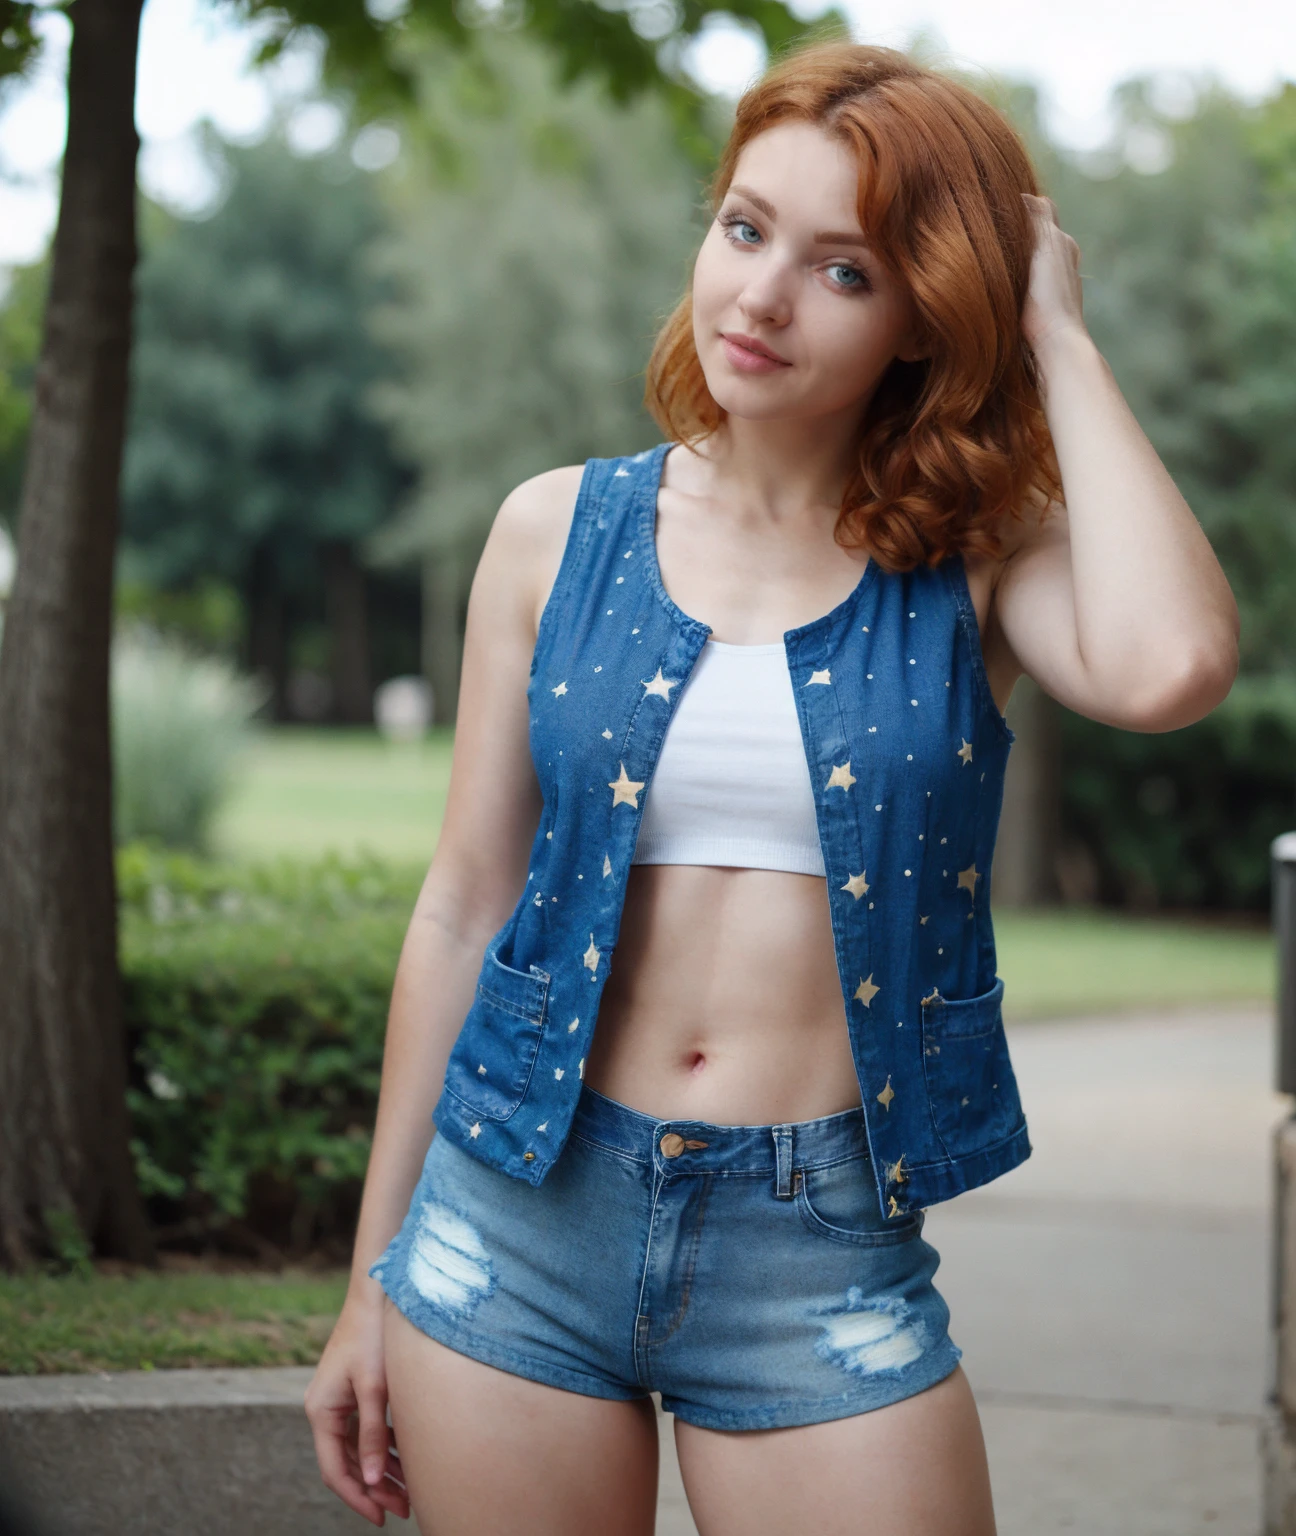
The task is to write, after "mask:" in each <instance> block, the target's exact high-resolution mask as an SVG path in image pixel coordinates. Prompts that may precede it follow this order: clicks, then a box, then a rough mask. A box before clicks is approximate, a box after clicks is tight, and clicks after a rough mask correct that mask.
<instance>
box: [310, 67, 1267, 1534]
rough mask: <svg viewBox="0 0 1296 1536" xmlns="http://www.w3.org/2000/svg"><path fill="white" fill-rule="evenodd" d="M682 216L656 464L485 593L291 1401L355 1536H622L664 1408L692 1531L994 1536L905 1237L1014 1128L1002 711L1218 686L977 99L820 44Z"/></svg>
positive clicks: (1009, 165)
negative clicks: (333, 1249) (301, 1410)
mask: <svg viewBox="0 0 1296 1536" xmlns="http://www.w3.org/2000/svg"><path fill="white" fill-rule="evenodd" d="M714 193H715V211H716V218H715V222H714V223H713V224H712V225H711V227H710V229H709V231H708V233H707V235H706V238H705V240H704V241H703V244H702V246H701V249H700V251H699V253H698V257H697V262H696V266H695V268H694V272H693V280H692V285H691V289H690V293H689V295H688V296H687V297H686V298H685V299H684V301H683V302H682V303H681V305H680V307H679V308H678V310H677V311H676V313H675V314H674V315H673V316H672V317H671V318H670V320H669V321H668V323H667V324H666V326H665V328H664V329H663V331H662V333H661V335H660V336H659V338H658V341H657V345H656V348H655V350H654V353H653V357H652V360H651V363H650V365H649V370H648V390H647V401H648V404H649V406H650V408H651V409H652V411H653V412H654V415H655V417H656V419H657V420H658V422H659V423H660V425H661V426H662V427H663V428H664V430H665V431H666V432H667V434H668V437H669V441H666V442H663V443H661V444H659V445H658V447H657V448H656V449H654V450H651V451H648V452H645V453H641V454H636V455H634V456H632V457H625V458H619V459H606V460H599V459H594V460H590V461H589V463H588V464H586V465H584V466H571V467H568V468H563V469H555V470H552V471H550V472H548V473H546V474H543V475H540V476H538V477H537V478H535V479H534V480H530V481H528V482H527V483H526V484H524V485H521V486H519V487H518V488H517V489H516V490H515V491H513V492H512V493H511V494H510V495H509V496H508V497H507V499H506V500H505V502H504V504H503V506H502V507H501V508H500V511H499V515H498V517H497V519H496V522H495V525H494V528H493V531H492V533H491V535H490V538H489V540H488V542H487V545H486V548H485V551H484V553H483V556H482V560H481V564H480V567H479V569H478V571H477V575H476V579H475V581H474V584H473V590H472V597H471V602H470V605H469V614H468V626H467V640H466V647H465V654H464V665H463V688H462V694H461V700H462V702H461V704H460V712H459V722H458V729H457V733H456V739H455V756H454V771H453V775H452V780H451V788H450V796H449V802H448V806H447V811H446V819H445V826H444V829H443V831H442V835H441V841H440V843H439V845H438V848H437V851H436V857H435V859H434V860H433V862H432V866H431V869H430V871H429V873H428V876H427V879H426V882H425V884H424V887H423V890H422V893H421V895H420V897H419V900H418V904H417V908H416V910H415V913H414V917H413V920H412V922H411V924H410V929H409V934H408V937H407V939H406V942H405V946H404V950H403V953H402V956H401V960H400V966H399V969H398V972H397V977H396V983H395V992H394V997H393V1002H392V1011H391V1019H390V1024H389V1027H388V1040H387V1048H386V1057H385V1061H384V1066H383V1080H382V1093H381V1099H380V1104H379V1110H378V1119H377V1127H376V1131H375V1136H374V1145H373V1154H372V1157H371V1160H370V1165H369V1174H368V1178H367V1181H366V1187H365V1194H364V1201H363V1207H362V1213H361V1218H360V1222H359V1229H358V1235H357V1240H356V1251H355V1264H354V1271H353V1280H352V1283H351V1287H350V1290H349V1294H348V1298H347V1301H346V1305H345V1307H344V1309H343V1312H342V1315H341V1317H340V1318H339V1320H338V1323H337V1326H336V1328H335V1330H334V1333H333V1336H332V1338H331V1340H330V1342H329V1345H328V1348H327V1349H326V1351H325V1353H324V1356H323V1359H322V1360H321V1362H320V1365H319V1369H318V1371H317V1372H316V1375H315V1379H314V1381H313V1382H312V1384H311V1387H310V1390H309V1392H308V1394H307V1412H308V1414H309V1417H310V1421H311V1425H312V1428H313V1430H314V1434H315V1441H316V1448H317V1452H318V1456H319V1461H320V1466H321V1469H322V1472H323V1475H324V1479H325V1481H326V1483H327V1484H328V1485H329V1486H330V1487H331V1488H332V1489H333V1490H334V1491H335V1492H337V1493H338V1494H339V1496H340V1497H341V1498H342V1499H343V1500H345V1501H346V1503H348V1504H349V1505H350V1506H351V1507H352V1508H354V1509H356V1510H358V1511H359V1512H360V1513H362V1514H364V1515H366V1516H367V1517H368V1518H369V1519H370V1520H371V1521H373V1522H374V1523H375V1524H378V1525H381V1524H382V1523H383V1520H384V1517H385V1513H386V1512H389V1511H390V1512H392V1513H394V1514H398V1515H402V1516H403V1515H406V1514H408V1513H409V1510H410V1509H411V1508H412V1509H413V1510H414V1512H415V1513H416V1515H417V1516H418V1518H419V1519H420V1521H421V1523H422V1528H423V1529H424V1530H425V1531H429V1532H431V1531H436V1532H437V1533H438V1536H456V1533H460V1532H463V1533H468V1532H472V1533H474V1536H481V1533H487V1532H494V1533H510V1536H511V1533H515V1532H519V1531H527V1532H529V1533H532V1536H559V1533H562V1536H570V1533H574V1532H588V1533H591V1536H595V1533H597V1536H647V1533H649V1532H651V1530H652V1528H653V1522H654V1505H655V1494H656V1484H657V1429H656V1423H655V1417H654V1408H653V1404H652V1400H651V1397H650V1396H649V1394H650V1393H651V1392H652V1391H660V1393H661V1394H662V1401H663V1405H664V1406H665V1408H666V1409H667V1410H669V1411H671V1412H673V1413H674V1415H675V1420H674V1427H675V1435H676V1443H677V1445H678V1449H679V1459H680V1466H681V1470H682V1472H683V1476H684V1482H685V1486H686V1488H687V1491H688V1496H689V1501H690V1504H691V1506H692V1509H693V1513H694V1517H695V1519H696V1522H697V1525H698V1528H699V1530H700V1531H701V1532H702V1533H703V1536H739V1533H741V1536H760V1533H765V1532H768V1533H775V1532H778V1533H780V1536H782V1533H786V1532H814V1533H816V1536H828V1533H843V1536H844V1533H847V1532H851V1533H857V1532H858V1533H869V1536H988V1533H991V1532H992V1531H993V1528H994V1521H993V1514H992V1510H991V1499H990V1488H989V1481H988V1477H987V1472H986V1461H985V1452H984V1447H983V1444H982V1438H981V1431H980V1426H979V1423H978V1419H977V1413H976V1408H975V1406H974V1403H973V1399H972V1394H971V1391H970V1389H969V1386H968V1383H967V1381H966V1380H965V1378H964V1375H963V1372H962V1370H961V1368H960V1366H959V1364H958V1360H959V1351H958V1349H957V1348H956V1346H955V1345H954V1344H953V1343H952V1342H951V1341H950V1338H949V1336H948V1334H947V1332H946V1322H947V1318H948V1313H947V1309H946V1307H945V1305H944V1303H943V1301H942V1300H941V1298H940V1296H939V1294H938V1292H937V1291H936V1290H935V1289H934V1287H933V1285H932V1276H933V1273H934V1271H935V1269H936V1265H937V1262H938V1260H937V1255H936V1253H935V1251H934V1250H933V1249H932V1247H931V1246H930V1245H929V1244H927V1243H926V1242H925V1241H924V1240H923V1238H922V1236H921V1227H922V1221H923V1208H924V1207H925V1206H926V1205H929V1204H931V1203H933V1202H935V1201H938V1200H942V1199H947V1198H949V1197H950V1196H952V1195H954V1194H957V1193H958V1192H959V1191H961V1190H963V1189H967V1188H970V1187H972V1186H973V1185H976V1184H981V1183H984V1182H986V1181H987V1180H988V1179H991V1178H994V1177H996V1176H997V1175H998V1174H1000V1173H1003V1172H1005V1171H1006V1170H1007V1169H1009V1168H1011V1167H1013V1166H1014V1165H1015V1164H1017V1163H1018V1162H1020V1161H1021V1160H1022V1159H1023V1158H1024V1157H1025V1156H1027V1155H1028V1153H1029V1150H1030V1149H1029V1144H1028V1142H1027V1137H1026V1126H1025V1121H1024V1119H1023V1117H1022V1112H1021V1106H1020V1103H1019V1101H1018V1098H1017V1092H1016V1087H1015V1084H1014V1081H1013V1077H1012V1068H1011V1064H1010V1062H1009V1060H1008V1056H1007V1048H1006V1045H1005V1043H1004V1038H1003V1025H1002V1018H1001V1011H1000V999H1001V996H1002V991H1003V983H1002V981H1001V980H999V979H998V978H997V977H996V975H995V957H994V939H993V932H992V927H991V922H990V914H989V910H988V906H987V895H988V890H989V873H990V859H991V853H992V850H993V844H994V836H995V830H996V826H997V821H998V815H999V808H1000V800H1001V793H1002V781H1003V769H1004V763H1005V760H1006V757H1007V753H1008V747H1009V744H1010V742H1011V739H1012V738H1011V733H1010V732H1009V730H1008V728H1007V725H1006V723H1005V721H1004V719H1003V714H1002V711H1003V709H1004V708H1005V706H1006V705H1007V702H1008V696H1009V694H1010V692H1011V690H1012V687H1013V683H1014V681H1015V679H1016V678H1017V677H1019V676H1020V675H1021V674H1022V673H1023V672H1025V673H1029V674H1030V676H1032V677H1033V678H1035V679H1036V680H1037V681H1038V682H1039V683H1040V685H1041V686H1042V687H1044V688H1045V689H1046V690H1047V691H1048V692H1049V693H1050V694H1051V695H1052V696H1053V697H1054V698H1056V699H1059V700H1060V701H1061V702H1062V703H1063V704H1065V705H1067V706H1068V707H1069V708H1071V709H1074V710H1078V711H1080V712H1081V713H1083V714H1086V715H1089V716H1091V717H1092V718H1094V719H1097V720H1103V721H1106V722H1108V723H1110V724H1113V725H1118V726H1121V727H1124V728H1125V729H1128V730H1140V731H1160V730H1169V729H1173V728H1175V727H1177V726H1182V725H1187V724H1188V723H1189V722H1191V721H1194V720H1197V719H1199V718H1200V717H1201V716H1202V715H1204V714H1205V713H1206V712H1207V711H1208V710H1210V709H1211V708H1212V707H1213V706H1214V705H1215V704H1217V703H1218V702H1219V701H1220V700H1221V699H1222V698H1223V697H1224V695H1225V694H1226V693H1227V691H1228V688H1229V686H1230V684H1231V681H1232V679H1233V676H1234V672H1235V667H1236V632H1237V617H1236V610H1235V607H1234V604H1233V600H1232V596H1231V594H1230V592H1229V588H1228V585H1227V583H1226V581H1225V579H1224V576H1223V574H1222V573H1221V571H1220V568H1219V566H1218V565H1217V563H1216V561H1215V559H1214V557H1213V555H1212V553H1211V550H1210V547H1209V545H1208V544H1207V541H1206V539H1205V538H1204V537H1203V535H1202V533H1201V531H1200V529H1199V528H1198V526H1197V523H1196V522H1195V520H1194V518H1193V516H1192V513H1191V512H1190V510H1189V509H1188V507H1187V506H1186V505H1185V504H1184V502H1183V500H1182V498H1181V497H1180V495H1179V493H1178V492H1177V490H1176V489H1175V486H1174V484H1173V482H1172V481H1171V480H1170V477H1169V476H1168V475H1167V473H1166V471H1165V469H1164V468H1163V467H1162V465H1161V463H1160V461H1159V460H1158V458H1157V456H1156V454H1155V453H1154V451H1153V450H1152V448H1151V446H1150V445H1149V444H1148V442H1147V440H1146V438H1145V437H1144V436H1143V434H1142V432H1141V431H1140V430H1139V428H1138V426H1137V424H1136V423H1135V421H1134V420H1133V418H1132V417H1131V415H1130V412H1129V410H1128V408H1127V407H1126V405H1125V403H1124V401H1123V400H1122V398H1121V395H1120V393H1119V391H1118V390H1117V388H1116V385H1115V384H1114V382H1113V380H1112V376H1111V374H1110V373H1109V371H1108V369H1107V367H1106V365H1105V364H1104V362H1103V359H1102V358H1101V357H1100V356H1099V354H1098V352H1097V351H1096V349H1095V347H1094V344H1093V342H1092V341H1091V340H1090V338H1089V336H1088V334H1087V333H1086V331H1085V327H1084V323H1083V320H1082V316H1081V293H1080V280H1079V276H1078V271H1077V251H1076V247H1075V245H1074V243H1073V242H1072V241H1071V240H1070V239H1069V238H1068V237H1067V236H1066V235H1065V234H1063V233H1062V231H1061V230H1060V229H1059V228H1058V226H1057V223H1056V221H1055V217H1054V210H1053V206H1052V204H1051V203H1050V202H1049V201H1048V200H1047V199H1045V198H1043V197H1040V196H1038V195H1037V186H1036V182H1035V179H1034V175H1033V172H1032V170H1031V167H1030V165H1029V162H1028V160H1027V158H1026V155H1025V153H1024V151H1023V149H1022V147H1021V145H1020V143H1019V141H1018V139H1017V138H1016V136H1015V135H1014V133H1013V132H1012V130H1011V129H1010V128H1009V127H1008V125H1007V124H1006V123H1005V122H1004V121H1003V119H1002V118H1001V117H1000V116H999V115H998V114H997V113H996V112H994V111H993V110H992V109H991V108H990V107H988V106H987V105H985V103H983V102H982V101H980V100H979V99H978V98H977V97H975V96H974V95H972V94H971V93H970V92H968V91H966V90H965V89H963V88H962V87H961V86H958V85H956V84H954V83H952V82H951V81H949V80H947V79H945V78H943V77H942V76H940V75H938V74H935V73H932V72H929V71H926V70H923V69H920V68H918V67H916V66H915V65H913V64H912V63H910V62H909V61H908V60H907V59H905V58H904V57H903V56H902V55H899V54H896V53H892V52H889V51H887V50H882V49H873V48H866V47H859V46H854V45H851V44H847V43H832V44H821V45H816V46H815V47H812V48H809V49H806V50H803V51H801V52H798V53H795V54H792V55H790V56H789V57H786V58H784V59H783V60H781V61H780V62H778V63H777V64H776V65H775V66H774V67H773V68H772V69H771V70H770V71H769V73H768V74H767V75H766V76H765V78H764V79H763V80H761V81H760V82H759V83H758V84H756V85H755V86H753V87H752V89H751V90H750V91H748V93H747V94H746V95H745V96H744V97H743V99H742V101H741V102H740V104H739V107H738V112H737V120H736V124H735V127H734V131H733V136H732V138H731V141H730V143H729V145H728V147H727V149H726V151H725V153H724V156H723V158H722V160H721V163H720V166H719V170H718V173H717V176H716V180H715V186H714ZM614 950H615V954H614ZM596 1017H597V1020H598V1029H597V1032H596V1031H595V1029H594V1024H595V1018H596ZM434 1114H435V1124H436V1127H437V1134H436V1136H435V1137H434V1138H432V1139H431V1142H430V1146H429V1140H430V1137H431V1128H430V1126H431V1121H432V1117H433V1115H434ZM387 1298H390V1300H391V1301H392V1302H393V1303H394V1305H388V1304H387ZM388 1404H390V1408H391V1417H392V1424H393V1430H392V1431H389V1430H388V1428H387V1425H386V1421H385V1409H386V1407H387V1405H388ZM397 1443H398V1444H399V1452H398V1453H397V1452H395V1447H396V1445H397Z"/></svg>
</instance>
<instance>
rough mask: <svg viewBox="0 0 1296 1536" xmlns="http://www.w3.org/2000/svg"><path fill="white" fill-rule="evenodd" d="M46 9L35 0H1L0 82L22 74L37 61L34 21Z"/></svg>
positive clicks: (37, 49)
mask: <svg viewBox="0 0 1296 1536" xmlns="http://www.w3.org/2000/svg"><path fill="white" fill-rule="evenodd" d="M46 9H48V7H47V6H44V5H37V4H36V3H35V0H0V83H2V82H3V81H5V80H6V79H8V78H12V77H13V76H21V75H25V74H26V73H27V72H28V70H30V68H31V67H32V65H33V64H34V63H35V62H36V59H37V56H38V55H39V53H40V46H41V42H40V36H39V34H38V33H37V31H36V28H35V26H34V22H35V19H36V13H37V11H41V10H46Z"/></svg>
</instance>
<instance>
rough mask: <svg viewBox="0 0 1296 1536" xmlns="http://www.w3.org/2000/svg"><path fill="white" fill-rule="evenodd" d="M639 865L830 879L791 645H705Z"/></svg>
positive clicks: (673, 731)
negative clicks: (790, 664)
mask: <svg viewBox="0 0 1296 1536" xmlns="http://www.w3.org/2000/svg"><path fill="white" fill-rule="evenodd" d="M631 862H632V863H634V864H722V865H736V866H740V867H743V868H747V869H785V870H789V871H791V872H792V873H794V874H802V875H822V874H824V873H825V870H824V862H823V850H822V849H821V848H820V846H819V831H818V827H817V824H816V822H815V806H814V790H813V788H812V786H811V783H810V770H809V767H808V766H807V764H806V755H805V746H804V744H803V742H802V739H801V726H800V722H799V721H798V719H797V710H796V701H795V700H794V698H793V696H792V678H791V675H790V673H789V672H788V665H787V655H786V652H785V651H784V648H783V642H782V641H781V640H779V641H776V642H775V643H773V644H772V645H730V644H728V643H726V642H725V641H721V640H708V641H706V643H705V644H704V645H703V647H702V653H701V655H700V656H699V657H698V659H697V662H696V663H695V665H694V667H693V671H692V672H691V673H690V674H689V678H688V681H687V683H686V684H685V686H684V691H683V693H682V694H681V695H680V699H679V703H678V704H677V705H676V708H675V714H674V716H673V717H672V719H671V723H670V726H669V727H668V729H667V732H666V739H665V741H664V742H663V743H662V748H661V753H660V755H659V756H658V759H657V767H656V770H655V771H654V773H653V777H652V782H651V784H650V785H649V788H648V794H647V796H646V797H645V800H644V812H643V817H642V819H641V820H640V823H639V839H638V842H637V843H636V845H635V853H634V858H633V859H632V860H631Z"/></svg>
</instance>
